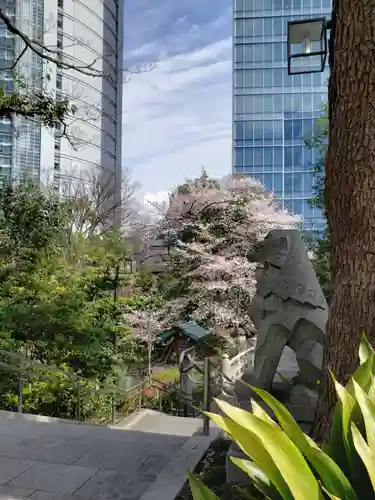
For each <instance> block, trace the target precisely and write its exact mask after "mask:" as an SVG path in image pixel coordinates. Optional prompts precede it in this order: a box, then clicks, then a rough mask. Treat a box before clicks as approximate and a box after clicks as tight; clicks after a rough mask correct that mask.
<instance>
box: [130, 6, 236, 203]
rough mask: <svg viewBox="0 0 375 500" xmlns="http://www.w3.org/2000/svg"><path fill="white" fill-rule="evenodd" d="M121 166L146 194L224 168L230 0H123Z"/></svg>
mask: <svg viewBox="0 0 375 500" xmlns="http://www.w3.org/2000/svg"><path fill="white" fill-rule="evenodd" d="M124 23H125V65H126V66H127V67H130V68H132V67H140V66H142V64H144V63H149V62H155V63H156V67H155V69H153V70H152V71H150V72H146V73H142V74H139V75H134V76H132V78H131V79H130V81H129V82H127V83H126V84H125V85H124V106H123V164H124V166H125V167H128V168H130V169H131V170H132V172H133V176H134V177H135V178H136V179H137V180H139V181H140V182H141V183H142V185H143V189H144V191H145V192H147V193H153V194H155V195H156V194H157V193H162V192H165V191H167V190H169V189H171V188H173V186H174V185H175V184H177V183H179V182H182V181H183V180H184V179H185V178H186V177H190V176H195V175H197V174H199V172H200V169H201V167H202V166H204V167H205V168H206V169H207V171H208V172H209V173H210V174H212V175H215V176H220V175H224V174H227V173H228V172H230V170H231V134H232V115H231V112H232V111H231V108H232V98H231V92H232V90H231V86H232V39H231V35H232V0H215V1H214V2H213V1H212V0H211V1H209V0H178V1H177V0H125V21H124Z"/></svg>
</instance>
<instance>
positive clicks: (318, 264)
mask: <svg viewBox="0 0 375 500" xmlns="http://www.w3.org/2000/svg"><path fill="white" fill-rule="evenodd" d="M312 263H313V265H314V268H315V272H316V275H317V278H318V280H319V283H320V286H321V287H322V290H323V293H324V295H325V298H326V300H327V302H328V303H329V301H330V298H331V293H332V279H331V243H330V240H329V234H328V232H326V234H325V236H324V238H323V239H321V240H319V241H318V242H317V243H316V244H315V246H314V256H313V259H312Z"/></svg>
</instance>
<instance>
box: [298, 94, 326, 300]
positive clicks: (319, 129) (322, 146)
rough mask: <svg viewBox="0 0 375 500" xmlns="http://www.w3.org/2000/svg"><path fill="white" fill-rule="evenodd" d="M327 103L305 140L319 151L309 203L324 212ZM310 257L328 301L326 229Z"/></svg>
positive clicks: (315, 244) (314, 245)
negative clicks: (310, 136)
mask: <svg viewBox="0 0 375 500" xmlns="http://www.w3.org/2000/svg"><path fill="white" fill-rule="evenodd" d="M328 125H329V122H328V103H325V104H324V105H323V106H322V115H321V117H320V118H318V119H317V120H316V121H315V133H314V137H313V138H312V139H311V140H307V141H305V144H306V146H307V147H309V148H311V149H315V150H317V151H318V152H319V155H318V159H317V161H316V163H315V164H314V165H313V166H312V168H313V172H314V173H315V174H316V176H315V184H314V186H313V197H312V198H311V199H310V204H311V206H313V207H317V208H320V209H321V210H323V211H324V212H325V188H324V161H325V156H326V153H327V148H328ZM313 251H314V256H313V259H312V262H313V265H314V268H315V272H316V275H317V277H318V280H319V283H320V286H321V287H322V290H323V292H324V295H325V297H326V299H327V302H329V300H330V297H331V289H332V285H331V250H330V240H329V234H328V232H327V231H326V233H325V234H324V237H323V239H321V240H319V241H318V242H314V244H313Z"/></svg>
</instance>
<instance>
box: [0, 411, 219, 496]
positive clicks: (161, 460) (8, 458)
mask: <svg viewBox="0 0 375 500" xmlns="http://www.w3.org/2000/svg"><path fill="white" fill-rule="evenodd" d="M201 431H202V419H187V418H186V419H185V418H181V417H173V416H170V415H165V414H161V413H158V412H153V411H151V410H141V411H139V412H137V413H136V414H133V415H131V416H130V417H127V418H126V419H124V420H122V421H121V422H119V423H118V424H117V425H108V426H104V425H92V424H85V423H82V422H74V421H70V420H62V419H55V418H50V417H42V416H35V415H28V414H19V413H11V412H5V411H0V443H1V446H0V500H23V499H26V498H27V499H30V500H99V499H100V500H117V499H118V500H120V499H121V500H173V499H174V498H175V496H176V495H177V494H178V493H179V491H180V490H181V488H182V486H183V485H184V483H185V481H186V478H187V474H186V472H187V469H192V470H193V469H194V468H195V466H196V464H197V463H198V462H199V460H200V459H201V457H202V455H203V454H204V452H205V451H206V449H207V448H208V447H209V445H210V444H211V442H212V440H213V439H214V438H215V437H216V435H217V434H218V432H219V431H218V429H216V428H212V429H211V432H210V436H203V435H202V432H201Z"/></svg>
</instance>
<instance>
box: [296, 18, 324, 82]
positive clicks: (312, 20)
mask: <svg viewBox="0 0 375 500" xmlns="http://www.w3.org/2000/svg"><path fill="white" fill-rule="evenodd" d="M309 23H310V24H312V23H321V33H320V49H321V50H319V51H314V52H307V53H305V52H300V53H297V54H292V45H295V44H293V43H291V38H292V36H291V35H292V30H293V27H295V26H302V25H304V24H309ZM329 27H330V21H328V22H327V19H326V18H325V17H315V18H309V19H299V20H296V21H289V22H288V38H287V48H288V75H301V74H307V73H321V72H322V71H324V68H325V64H326V60H327V54H328V41H327V30H328V29H329ZM312 41H313V40H312ZM315 41H317V40H315ZM314 56H320V61H321V65H320V68H319V69H308V70H305V71H304V70H302V71H292V61H293V59H297V58H301V57H314Z"/></svg>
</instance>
